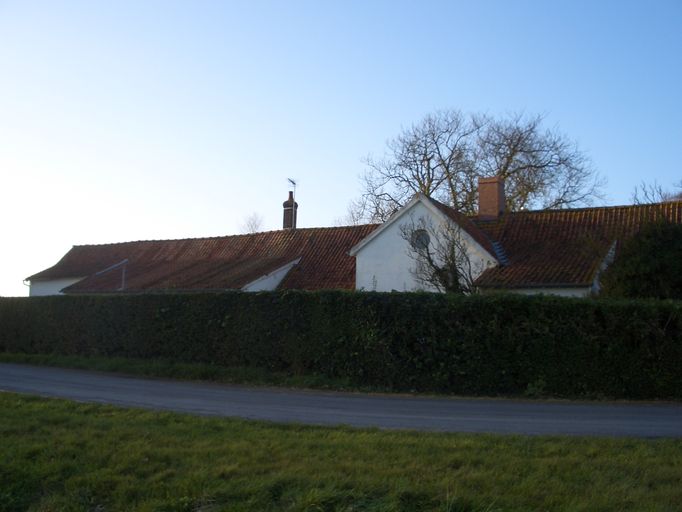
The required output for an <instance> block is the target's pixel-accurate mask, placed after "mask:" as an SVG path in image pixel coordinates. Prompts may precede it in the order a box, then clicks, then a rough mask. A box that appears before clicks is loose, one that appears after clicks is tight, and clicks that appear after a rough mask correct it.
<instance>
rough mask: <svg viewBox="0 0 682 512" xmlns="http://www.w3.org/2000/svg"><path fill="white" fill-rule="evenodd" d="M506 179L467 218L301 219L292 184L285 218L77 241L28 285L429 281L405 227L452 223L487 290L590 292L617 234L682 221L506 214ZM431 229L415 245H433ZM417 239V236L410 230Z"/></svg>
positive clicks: (162, 287) (83, 289)
mask: <svg viewBox="0 0 682 512" xmlns="http://www.w3.org/2000/svg"><path fill="white" fill-rule="evenodd" d="M504 204H505V201H504V182H503V181H501V180H499V179H497V178H490V179H482V180H480V182H479V212H478V214H477V215H475V216H470V217H468V216H465V215H463V214H461V213H459V212H457V211H455V210H453V209H452V208H450V207H448V206H446V205H444V204H442V203H440V202H438V201H436V200H434V199H431V198H428V197H426V196H424V195H421V194H417V195H416V196H415V197H414V198H413V199H412V200H411V201H410V202H409V203H408V204H406V205H405V206H404V207H403V208H402V209H401V210H399V211H398V212H397V213H396V214H395V215H393V216H392V217H391V218H390V219H389V220H387V221H386V222H385V223H383V224H380V225H376V224H366V225H359V226H344V227H328V228H297V227H296V217H297V208H298V204H296V203H295V202H294V200H293V197H292V195H291V193H290V194H289V198H288V200H287V201H285V202H284V204H283V207H284V213H283V228H282V229H281V230H276V231H268V232H263V233H253V234H247V235H234V236H223V237H215V238H191V239H182V240H150V241H136V242H124V243H114V244H103V245H80V246H74V247H73V248H72V249H71V250H70V251H69V252H67V253H66V254H65V255H64V257H62V259H61V260H60V261H59V262H57V264H56V265H54V266H53V267H50V268H48V269H46V270H43V271H41V272H38V273H37V274H34V275H32V276H30V277H28V278H27V281H29V282H30V295H31V296H37V295H54V294H79V293H81V294H83V293H87V294H90V293H152V292H167V291H176V292H196V291H219V290H244V291H259V290H275V289H278V290H289V289H300V290H319V289H348V290H352V289H357V290H376V291H392V290H397V291H411V290H431V291H433V290H434V288H433V287H432V286H430V285H429V284H425V283H424V282H423V280H422V279H419V277H418V275H417V273H416V272H415V265H416V258H415V251H414V250H413V249H412V247H411V246H413V247H414V244H415V243H416V242H415V240H414V239H412V240H410V237H409V236H406V234H405V233H406V229H405V226H406V225H407V226H409V225H420V226H426V225H428V226H435V231H434V232H437V231H438V229H441V228H443V227H455V228H456V229H457V233H458V235H459V236H460V237H461V242H462V245H461V246H462V248H463V250H464V251H465V252H466V254H467V257H468V260H469V261H470V263H471V273H472V275H471V278H472V280H473V284H474V286H475V287H476V288H478V289H480V290H483V291H485V290H508V291H513V292H518V293H549V294H555V295H565V296H585V295H589V294H593V293H598V292H599V275H600V272H601V271H602V270H603V269H604V268H605V267H606V266H607V265H608V264H609V262H610V261H611V259H612V258H613V255H614V253H615V251H616V250H617V248H618V244H619V243H621V242H622V241H623V240H624V239H626V238H627V237H630V236H632V235H633V234H634V233H636V232H637V231H638V230H639V229H640V227H641V226H643V225H644V224H646V223H648V222H652V221H657V220H667V221H670V222H675V223H682V201H677V202H668V203H659V204H648V205H631V206H614V207H597V208H580V209H566V210H538V211H520V212H506V211H505V208H504ZM434 232H431V237H429V236H428V233H425V230H423V229H415V230H414V232H413V235H415V234H416V235H421V236H418V237H417V238H418V241H417V243H419V244H422V245H424V244H426V245H425V247H428V244H435V243H437V240H435V239H434V238H435V237H434ZM413 238H414V237H413Z"/></svg>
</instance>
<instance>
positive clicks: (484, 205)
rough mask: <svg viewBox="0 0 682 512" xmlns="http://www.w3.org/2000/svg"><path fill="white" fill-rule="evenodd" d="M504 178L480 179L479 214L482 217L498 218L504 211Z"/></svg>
mask: <svg viewBox="0 0 682 512" xmlns="http://www.w3.org/2000/svg"><path fill="white" fill-rule="evenodd" d="M504 205H505V197H504V178H501V177H499V176H495V177H493V178H479V179H478V216H479V217H480V218H482V219H497V218H498V217H499V216H500V215H502V214H503V213H504V208H505V206H504Z"/></svg>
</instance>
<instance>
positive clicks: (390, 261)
mask: <svg viewBox="0 0 682 512" xmlns="http://www.w3.org/2000/svg"><path fill="white" fill-rule="evenodd" d="M398 215H399V218H397V219H396V220H395V221H394V222H391V221H390V220H389V221H387V222H388V223H390V224H387V225H386V227H385V228H384V229H383V230H382V231H381V232H380V233H378V234H377V235H376V237H375V238H373V239H372V240H369V241H368V243H367V244H366V245H364V246H363V247H361V248H360V249H359V250H358V252H357V253H356V255H355V272H356V278H355V287H356V289H358V290H365V291H382V292H389V291H394V290H395V291H419V290H424V291H437V290H435V289H434V288H431V287H429V286H428V285H424V284H422V283H420V282H419V281H418V280H417V279H415V277H414V275H413V274H412V272H411V271H412V270H414V268H415V266H416V263H415V260H414V256H412V255H411V250H410V246H409V242H408V241H407V240H404V239H403V237H402V234H401V226H402V225H404V224H408V225H409V224H417V223H418V222H419V220H420V219H421V218H424V219H430V222H431V223H432V225H433V226H434V227H437V226H439V225H441V222H443V221H444V219H445V217H444V216H443V215H441V214H440V213H438V214H436V213H434V211H433V209H432V208H429V207H427V206H426V205H425V204H424V203H423V202H421V201H417V202H415V203H413V204H412V205H411V206H410V207H409V208H407V209H406V210H404V211H402V212H399V213H398ZM461 236H462V239H463V243H464V244H465V246H466V247H467V249H468V251H467V252H468V253H469V258H470V259H471V262H472V269H475V272H474V276H473V277H474V278H476V277H478V275H479V274H480V273H481V272H483V270H485V269H486V268H487V267H488V266H493V265H496V262H495V261H494V259H493V258H492V257H491V256H490V255H489V254H488V253H487V252H486V251H485V250H483V249H482V248H481V247H480V246H479V245H478V244H477V243H476V242H475V241H474V240H473V239H472V238H471V237H470V236H469V235H468V233H466V232H465V231H464V230H462V231H461Z"/></svg>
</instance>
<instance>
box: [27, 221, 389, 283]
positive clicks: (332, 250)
mask: <svg viewBox="0 0 682 512" xmlns="http://www.w3.org/2000/svg"><path fill="white" fill-rule="evenodd" d="M376 227H377V226H376V225H374V224H368V225H363V226H345V227H333V228H302V229H293V230H292V229H287V230H280V231H268V232H265V233H254V234H249V235H235V236H225V237H216V238H191V239H184V240H151V241H140V242H126V243H117V244H104V245H81V246H75V247H73V248H72V249H71V250H70V251H69V252H68V253H66V255H64V257H63V258H62V259H61V260H60V261H59V262H58V263H57V264H56V265H55V266H53V267H51V268H49V269H47V270H44V271H42V272H39V273H38V274H35V275H33V276H31V277H30V278H28V279H29V280H31V281H37V280H44V279H58V278H66V277H85V279H83V280H81V281H79V282H78V283H76V284H74V285H72V286H70V287H68V288H67V289H66V290H65V291H66V292H79V293H91V292H112V291H117V290H119V289H120V287H121V282H122V273H123V267H125V274H126V275H125V282H126V286H125V290H126V291H128V292H130V291H147V290H216V289H239V288H241V287H242V286H244V285H246V284H247V283H250V282H252V281H254V280H256V279H258V278H259V277H261V276H263V275H265V274H268V273H270V272H272V271H274V270H276V269H278V268H280V267H282V266H283V265H286V264H287V263H291V262H293V261H294V260H296V259H298V258H301V260H300V262H299V263H298V265H296V266H295V267H294V268H293V269H291V270H290V271H289V273H288V274H287V275H286V277H285V278H284V280H283V281H282V282H281V283H280V286H279V288H280V289H294V288H295V289H301V290H317V289H327V288H330V289H353V288H355V258H352V257H351V256H348V254H347V253H348V250H349V249H350V248H351V247H352V246H353V245H355V244H356V243H358V242H359V241H360V240H362V239H363V238H364V237H366V236H367V235H369V233H371V232H372V231H373V230H374V229H375V228H376ZM126 259H127V260H128V262H127V264H121V265H120V266H118V267H116V268H114V269H112V270H110V271H107V272H102V271H103V270H105V269H107V268H109V267H111V266H112V265H116V264H119V263H121V262H123V261H124V260H126ZM98 273H99V274H98Z"/></svg>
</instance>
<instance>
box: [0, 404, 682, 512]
mask: <svg viewBox="0 0 682 512" xmlns="http://www.w3.org/2000/svg"><path fill="white" fill-rule="evenodd" d="M0 439H1V441H0V510H3V511H14V510H17V511H18V510H54V511H69V510H74V511H75V510H84V511H86V510H87V511H97V512H104V511H114V510H155V511H195V512H209V511H217V510H231V511H232V510H234V511H268V510H271V511H328V510H329V511H331V510H339V511H412V510H415V511H418V510H427V511H429V510H432V511H443V512H445V511H450V512H455V511H460V512H463V511H507V510H518V511H522V510H523V511H527V510H566V511H569V510H570V511H580V510H584V511H588V510H589V511H592V510H612V511H621V510H670V511H672V510H679V507H680V504H681V503H682V440H629V439H588V438H564V437H521V436H492V435H463V434H462V435H460V434H424V433H415V432H388V431H378V430H366V429H365V430H359V429H350V428H323V427H308V426H292V425H274V424H268V423H261V422H249V421H241V420H230V419H220V418H202V417H193V416H189V415H181V414H172V413H161V412H149V411H142V410H136V409H119V408H114V407H111V406H103V405H92V404H79V403H73V402H67V401H62V400H52V399H39V398H31V397H25V396H20V395H15V394H8V393H0Z"/></svg>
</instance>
